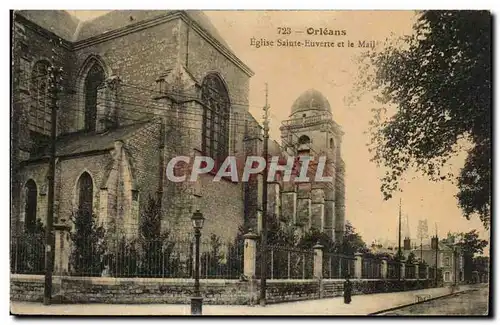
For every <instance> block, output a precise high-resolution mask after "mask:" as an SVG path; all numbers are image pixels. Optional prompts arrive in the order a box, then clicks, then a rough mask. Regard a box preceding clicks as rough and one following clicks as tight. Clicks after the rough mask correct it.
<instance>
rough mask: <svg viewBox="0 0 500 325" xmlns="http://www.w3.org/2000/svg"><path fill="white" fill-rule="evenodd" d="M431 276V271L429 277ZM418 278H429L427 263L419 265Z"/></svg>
mask: <svg viewBox="0 0 500 325" xmlns="http://www.w3.org/2000/svg"><path fill="white" fill-rule="evenodd" d="M430 276H431V273H429V277H430ZM418 278H419V279H425V278H427V265H425V264H419V265H418Z"/></svg>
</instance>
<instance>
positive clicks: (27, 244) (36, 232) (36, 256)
mask: <svg viewBox="0 0 500 325" xmlns="http://www.w3.org/2000/svg"><path fill="white" fill-rule="evenodd" d="M11 243H12V246H11V251H10V253H11V256H10V262H11V272H12V273H27V274H43V273H44V272H45V225H44V224H43V223H42V222H41V220H40V219H36V222H35V225H34V227H33V228H32V229H30V230H27V231H25V232H24V233H23V234H21V235H20V236H16V237H12V239H11Z"/></svg>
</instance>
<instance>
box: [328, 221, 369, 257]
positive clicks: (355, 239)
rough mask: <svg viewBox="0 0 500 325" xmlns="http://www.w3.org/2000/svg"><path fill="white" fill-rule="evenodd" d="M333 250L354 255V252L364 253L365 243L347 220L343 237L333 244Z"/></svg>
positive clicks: (366, 250) (366, 249) (365, 249)
mask: <svg viewBox="0 0 500 325" xmlns="http://www.w3.org/2000/svg"><path fill="white" fill-rule="evenodd" d="M334 251H336V252H337V253H341V254H344V255H354V253H358V252H359V253H366V252H368V248H367V246H366V243H365V242H364V241H363V238H361V235H359V234H358V233H357V232H356V229H355V228H354V227H353V226H352V224H351V223H350V222H349V221H346V224H345V231H344V237H343V238H342V241H341V242H340V243H336V244H335V245H334Z"/></svg>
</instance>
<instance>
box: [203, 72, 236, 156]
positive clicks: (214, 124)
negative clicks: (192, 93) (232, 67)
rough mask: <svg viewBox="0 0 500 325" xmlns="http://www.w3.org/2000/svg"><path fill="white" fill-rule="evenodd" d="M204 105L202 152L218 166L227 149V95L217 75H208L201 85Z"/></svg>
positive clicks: (226, 153) (228, 108)
mask: <svg viewBox="0 0 500 325" xmlns="http://www.w3.org/2000/svg"><path fill="white" fill-rule="evenodd" d="M201 99H202V101H203V103H204V105H205V106H204V110H203V131H202V151H203V154H204V155H205V156H209V157H212V158H213V159H214V160H215V161H216V163H218V164H220V163H222V162H223V161H224V159H226V157H227V155H228V147H229V112H230V103H229V94H228V92H227V89H226V87H225V85H224V83H223V81H222V79H221V78H220V77H219V76H218V75H217V74H209V75H207V76H206V77H205V79H204V80H203V84H202V93H201Z"/></svg>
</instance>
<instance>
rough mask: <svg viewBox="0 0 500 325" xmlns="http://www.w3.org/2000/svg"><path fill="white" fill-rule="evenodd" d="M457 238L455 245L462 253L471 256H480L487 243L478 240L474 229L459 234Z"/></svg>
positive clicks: (477, 234)
mask: <svg viewBox="0 0 500 325" xmlns="http://www.w3.org/2000/svg"><path fill="white" fill-rule="evenodd" d="M457 237H458V242H457V245H458V246H459V247H460V248H461V250H462V251H463V252H464V253H468V254H471V255H475V254H482V253H483V250H484V248H485V247H486V246H488V241H487V240H484V239H480V238H479V233H478V232H477V230H476V229H474V230H471V231H469V232H466V233H459V234H458V236H457Z"/></svg>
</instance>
